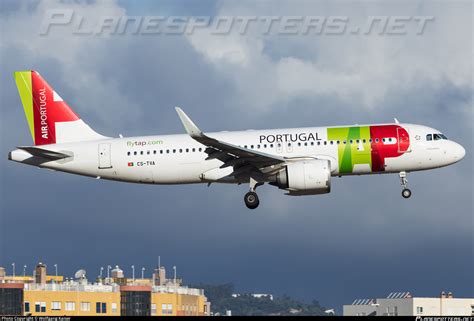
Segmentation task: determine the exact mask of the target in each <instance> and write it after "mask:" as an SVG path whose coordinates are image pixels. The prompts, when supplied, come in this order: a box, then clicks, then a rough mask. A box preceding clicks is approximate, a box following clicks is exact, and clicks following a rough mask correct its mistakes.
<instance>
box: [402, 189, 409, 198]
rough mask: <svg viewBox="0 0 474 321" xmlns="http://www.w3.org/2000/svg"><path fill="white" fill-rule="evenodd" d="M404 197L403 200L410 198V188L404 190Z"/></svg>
mask: <svg viewBox="0 0 474 321" xmlns="http://www.w3.org/2000/svg"><path fill="white" fill-rule="evenodd" d="M402 196H403V198H410V196H411V191H410V190H409V189H408V188H404V189H403V191H402Z"/></svg>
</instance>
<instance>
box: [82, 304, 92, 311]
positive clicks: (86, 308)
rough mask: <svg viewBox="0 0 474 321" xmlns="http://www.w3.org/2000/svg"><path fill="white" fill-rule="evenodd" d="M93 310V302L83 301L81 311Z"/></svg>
mask: <svg viewBox="0 0 474 321" xmlns="http://www.w3.org/2000/svg"><path fill="white" fill-rule="evenodd" d="M90 310H91V303H90V302H81V311H86V312H88V311H90Z"/></svg>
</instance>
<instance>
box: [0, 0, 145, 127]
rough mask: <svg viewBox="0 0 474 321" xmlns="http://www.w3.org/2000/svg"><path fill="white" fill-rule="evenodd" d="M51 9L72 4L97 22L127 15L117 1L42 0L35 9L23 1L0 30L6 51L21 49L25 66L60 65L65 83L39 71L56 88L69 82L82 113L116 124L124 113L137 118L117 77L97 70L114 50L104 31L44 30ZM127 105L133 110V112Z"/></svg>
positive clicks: (0, 47) (79, 14)
mask: <svg viewBox="0 0 474 321" xmlns="http://www.w3.org/2000/svg"><path fill="white" fill-rule="evenodd" d="M50 9H68V10H70V9H71V10H73V12H74V16H73V19H79V17H84V18H85V22H86V23H87V22H89V23H91V22H97V21H99V19H100V17H102V16H121V15H125V10H124V9H123V8H121V7H120V6H119V5H118V3H117V1H115V0H106V1H97V2H89V1H83V2H76V1H74V2H73V1H71V2H65V1H60V0H50V1H41V2H38V3H37V6H36V7H35V8H34V9H33V10H32V9H31V8H28V6H27V5H26V4H25V3H23V5H22V7H21V9H20V10H18V11H15V12H14V14H11V15H6V16H5V17H2V23H1V26H2V29H3V30H2V33H3V34H4V35H6V37H3V38H2V42H1V44H0V50H1V52H2V54H3V55H4V54H5V52H7V51H11V52H15V51H17V52H21V53H22V54H23V55H24V56H25V59H24V61H26V62H27V63H28V64H26V65H23V66H17V68H21V69H34V68H35V69H36V68H37V66H38V64H39V65H41V62H43V61H50V62H52V63H53V64H54V65H56V68H55V71H60V77H61V79H62V80H63V82H64V84H60V85H58V84H54V83H52V82H51V78H50V77H48V74H45V72H44V71H43V70H38V71H39V72H40V73H41V74H42V76H43V77H45V79H46V80H47V81H48V82H49V83H50V85H51V86H53V87H54V88H56V89H57V87H58V86H66V87H68V88H70V89H72V91H73V92H74V93H75V94H77V96H78V99H77V103H80V108H77V109H76V108H75V109H76V111H77V112H78V113H79V115H81V114H83V112H81V111H86V112H88V113H92V114H95V115H96V116H97V117H99V118H100V119H101V120H102V121H103V122H107V121H108V122H110V121H113V122H114V123H116V124H123V123H124V122H125V118H124V117H123V116H124V112H126V113H127V115H128V116H127V119H128V120H130V118H132V119H133V118H134V117H138V116H139V115H140V110H139V109H138V108H137V106H136V103H135V102H133V101H130V100H129V99H128V98H127V96H126V95H124V94H123V93H122V92H121V91H120V89H119V87H118V83H117V82H116V81H104V75H102V74H100V73H99V72H98V71H97V69H98V68H99V67H100V66H101V65H102V64H103V62H104V61H106V60H107V57H108V56H112V55H114V52H110V51H109V49H108V45H109V43H108V41H107V40H108V39H106V38H104V37H103V36H101V37H97V36H93V35H92V36H89V35H87V36H84V35H72V31H73V29H72V27H71V28H70V27H64V26H51V27H50V32H49V34H47V35H44V36H43V35H40V26H41V23H42V21H43V19H44V18H45V16H46V13H47V11H48V10H50ZM74 21H76V20H73V22H72V24H73V23H74ZM59 94H60V95H62V96H63V98H64V99H65V100H66V101H67V102H68V103H70V104H72V103H71V101H72V99H71V98H72V97H66V96H65V95H64V94H63V93H61V92H59ZM103 105H108V106H114V109H115V111H116V112H111V110H110V109H105V108H101V107H100V106H103ZM129 110H135V112H134V113H130V112H128V111H129ZM114 134H115V133H114Z"/></svg>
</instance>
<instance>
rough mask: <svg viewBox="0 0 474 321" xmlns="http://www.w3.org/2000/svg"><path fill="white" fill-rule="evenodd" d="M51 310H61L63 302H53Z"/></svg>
mask: <svg viewBox="0 0 474 321" xmlns="http://www.w3.org/2000/svg"><path fill="white" fill-rule="evenodd" d="M51 310H61V302H58V301H53V302H51Z"/></svg>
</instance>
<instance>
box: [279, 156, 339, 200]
mask: <svg viewBox="0 0 474 321" xmlns="http://www.w3.org/2000/svg"><path fill="white" fill-rule="evenodd" d="M274 179H275V180H274V181H273V182H271V183H270V184H271V185H274V186H278V187H279V188H281V189H284V190H287V191H288V192H289V193H288V194H289V195H314V194H326V193H329V192H330V191H331V164H330V162H329V161H328V160H326V159H314V160H301V161H295V162H290V163H288V165H287V166H286V167H285V168H284V169H282V170H281V171H280V172H278V173H277V174H276V175H275V178H274Z"/></svg>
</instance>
